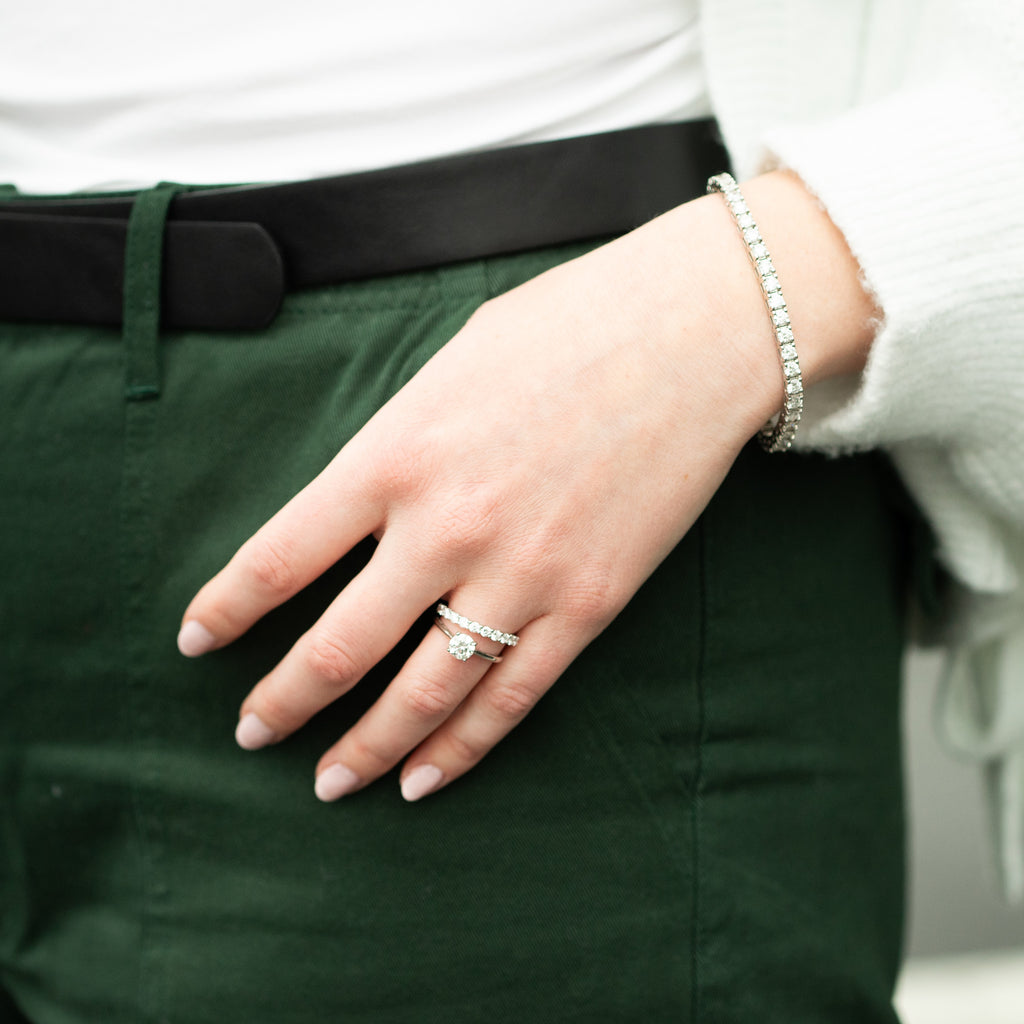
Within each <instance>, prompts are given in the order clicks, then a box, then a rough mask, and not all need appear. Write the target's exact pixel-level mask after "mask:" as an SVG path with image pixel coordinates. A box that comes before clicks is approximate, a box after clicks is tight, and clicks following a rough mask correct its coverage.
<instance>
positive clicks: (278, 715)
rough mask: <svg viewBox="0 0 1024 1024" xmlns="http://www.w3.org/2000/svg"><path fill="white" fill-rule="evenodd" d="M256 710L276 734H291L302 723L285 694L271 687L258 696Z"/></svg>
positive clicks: (300, 717)
mask: <svg viewBox="0 0 1024 1024" xmlns="http://www.w3.org/2000/svg"><path fill="white" fill-rule="evenodd" d="M256 710H257V713H258V714H259V716H260V718H261V719H262V720H263V721H264V722H266V723H267V725H269V726H270V727H271V728H272V729H274V730H276V731H277V732H291V731H292V730H293V729H297V728H298V727H299V726H300V725H302V723H303V721H304V719H303V718H302V716H301V715H300V714H299V713H298V712H297V710H296V708H295V707H294V705H293V704H292V702H291V701H289V700H288V699H287V698H286V696H285V694H283V693H281V692H280V691H278V690H275V689H274V688H273V687H268V688H267V689H265V690H263V691H262V692H261V693H260V694H259V700H258V708H256Z"/></svg>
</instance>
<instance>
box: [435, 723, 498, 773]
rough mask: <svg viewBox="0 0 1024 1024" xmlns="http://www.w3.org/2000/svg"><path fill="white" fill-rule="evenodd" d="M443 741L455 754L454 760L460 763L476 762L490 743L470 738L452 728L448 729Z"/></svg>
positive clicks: (485, 751)
mask: <svg viewBox="0 0 1024 1024" xmlns="http://www.w3.org/2000/svg"><path fill="white" fill-rule="evenodd" d="M445 743H446V744H447V745H448V747H449V748H450V750H451V752H452V754H454V755H455V760H456V761H457V762H458V763H459V764H462V765H474V764H476V763H477V762H478V761H480V760H482V758H483V756H484V755H485V754H486V753H487V752H488V751H489V750H490V749H491V747H490V744H488V743H484V742H481V741H479V740H473V739H470V738H469V737H468V736H464V735H463V734H462V733H459V732H456V731H455V730H454V729H452V730H449V732H448V733H447V735H446V736H445Z"/></svg>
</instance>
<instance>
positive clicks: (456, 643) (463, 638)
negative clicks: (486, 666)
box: [434, 619, 502, 662]
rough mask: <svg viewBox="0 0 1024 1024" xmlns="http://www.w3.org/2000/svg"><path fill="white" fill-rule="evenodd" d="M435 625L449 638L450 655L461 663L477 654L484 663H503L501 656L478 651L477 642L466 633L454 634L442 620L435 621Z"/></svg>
mask: <svg viewBox="0 0 1024 1024" xmlns="http://www.w3.org/2000/svg"><path fill="white" fill-rule="evenodd" d="M434 625H435V626H437V628H438V629H439V630H441V632H442V633H444V635H445V636H446V637H448V653H449V654H450V655H451V656H452V657H453V658H457V659H458V660H459V661H469V659H470V658H472V657H473V655H474V654H475V655H476V656H477V657H478V658H483V659H484V661H490V662H499V661H501V657H502V656H501V655H500V654H484V652H483V651H478V650H477V649H476V641H475V640H474V639H473V638H472V637H471V636H467V635H466V634H465V633H453V632H452V631H451V630H450V629H448V627H447V626H445V625H444V623H443V622H441V620H440V619H434Z"/></svg>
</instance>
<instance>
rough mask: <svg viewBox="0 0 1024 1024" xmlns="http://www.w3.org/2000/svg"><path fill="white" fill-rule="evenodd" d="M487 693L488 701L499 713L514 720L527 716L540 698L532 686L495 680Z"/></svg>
mask: <svg viewBox="0 0 1024 1024" xmlns="http://www.w3.org/2000/svg"><path fill="white" fill-rule="evenodd" d="M486 693H487V700H488V702H489V703H490V705H491V707H492V708H493V709H494V710H495V711H496V712H497V713H498V715H500V716H501V717H502V718H507V719H511V720H513V721H519V719H521V718H523V717H525V716H526V713H527V712H528V711H530V709H531V708H532V707H533V706H534V705H535V704H536V703H537V701H538V700H539V699H540V694H538V693H535V692H534V691H533V690H532V689H530V687H528V686H525V685H524V684H523V683H515V682H503V683H498V682H495V683H493V684H492V685H491V686H489V687H487V690H486Z"/></svg>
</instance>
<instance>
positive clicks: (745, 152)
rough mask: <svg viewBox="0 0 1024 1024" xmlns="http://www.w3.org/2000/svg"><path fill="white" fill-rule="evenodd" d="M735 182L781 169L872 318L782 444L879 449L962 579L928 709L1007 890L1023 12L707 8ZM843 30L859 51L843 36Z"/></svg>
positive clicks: (1020, 829) (1016, 730) (1021, 877)
mask: <svg viewBox="0 0 1024 1024" xmlns="http://www.w3.org/2000/svg"><path fill="white" fill-rule="evenodd" d="M701 17H702V21H703V33H704V45H705V53H706V61H707V71H708V78H709V88H710V92H711V100H712V106H713V107H714V109H715V111H716V113H717V115H718V117H719V120H720V123H721V125H722V130H723V133H724V135H725V138H726V141H727V143H728V145H729V147H730V150H731V152H732V155H733V158H734V162H735V165H736V168H737V171H738V176H740V177H742V176H748V175H751V174H754V173H756V172H757V171H758V170H761V169H763V168H765V167H767V166H770V165H772V164H776V163H779V164H782V165H786V166H789V167H792V168H793V169H794V170H795V171H796V172H798V173H799V175H800V176H801V177H802V179H803V180H804V182H805V183H806V184H807V185H808V186H809V187H810V189H811V190H812V191H813V192H814V193H815V194H816V195H817V196H818V197H819V198H820V200H821V201H822V203H823V204H824V205H825V207H826V209H827V210H828V211H829V214H830V215H831V217H832V219H833V220H834V221H835V223H836V224H837V225H838V226H839V227H840V228H841V230H842V231H843V232H844V234H845V236H846V238H847V240H848V241H849V244H850V247H851V249H852V250H853V253H854V254H855V256H856V257H857V258H858V260H859V261H860V264H861V267H862V269H863V272H864V276H865V279H866V281H867V283H868V284H869V286H870V287H871V289H872V290H873V291H874V293H875V294H876V295H877V297H878V299H879V302H880V304H881V307H882V308H883V309H884V310H885V322H884V324H883V326H882V328H881V330H880V332H879V334H878V336H877V338H876V340H875V342H874V345H873V348H872V351H871V355H870V359H869V361H868V366H867V370H866V372H865V373H864V374H863V376H862V377H860V378H859V379H856V380H852V379H850V380H842V381H833V382H829V383H828V384H827V385H822V386H819V387H816V388H815V389H813V393H811V394H808V396H807V402H806V409H805V415H804V421H803V423H802V425H801V430H800V433H799V434H798V435H797V444H798V445H799V446H803V447H805V448H806V447H814V448H820V449H826V450H829V451H841V450H849V449H851V448H862V447H868V446H881V447H883V448H885V449H886V450H887V451H888V452H889V453H890V454H891V456H892V458H893V460H894V461H895V463H896V466H897V467H898V469H899V470H900V472H901V474H902V476H903V478H904V480H905V481H906V483H907V485H908V487H909V489H910V491H911V492H912V493H913V494H914V496H915V497H916V499H917V500H918V502H919V503H920V505H921V506H922V508H923V509H924V510H925V512H926V513H927V515H928V517H929V518H930V520H931V522H932V524H933V525H934V527H935V529H936V532H937V535H938V541H939V557H940V558H941V560H942V561H943V563H944V564H945V565H946V567H948V569H949V570H950V571H951V572H952V574H953V575H954V577H955V578H956V579H957V580H958V581H959V582H960V583H961V584H962V585H963V595H962V600H961V603H960V606H959V609H958V612H957V615H956V619H955V622H954V627H953V630H954V632H953V645H952V648H951V656H950V659H949V663H948V669H947V674H946V678H945V683H944V687H943V690H942V694H941V708H940V720H941V722H942V724H943V726H944V731H945V734H946V736H947V737H948V739H949V740H951V741H952V743H953V744H954V745H955V746H956V747H957V748H958V749H960V750H962V751H965V752H967V753H968V754H970V755H972V756H973V757H975V758H977V759H978V760H979V761H980V762H982V763H983V764H984V765H985V766H986V768H987V769H988V771H987V772H986V776H987V779H988V780H989V784H990V793H991V796H992V804H993V811H994V822H995V825H996V836H997V842H998V849H999V852H1000V861H1001V867H1002V874H1003V879H1004V883H1005V887H1006V892H1007V895H1008V896H1009V897H1010V898H1011V899H1014V900H1016V901H1021V900H1024V583H1022V581H1024V188H1022V186H1024V6H1022V5H1020V4H1018V3H1006V2H1005V0H933V2H926V0H877V2H875V0H842V2H837V0H705V2H704V3H703V4H702V10H701ZM852 40H856V41H858V42H859V44H860V45H859V46H852V45H851V41H852Z"/></svg>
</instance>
